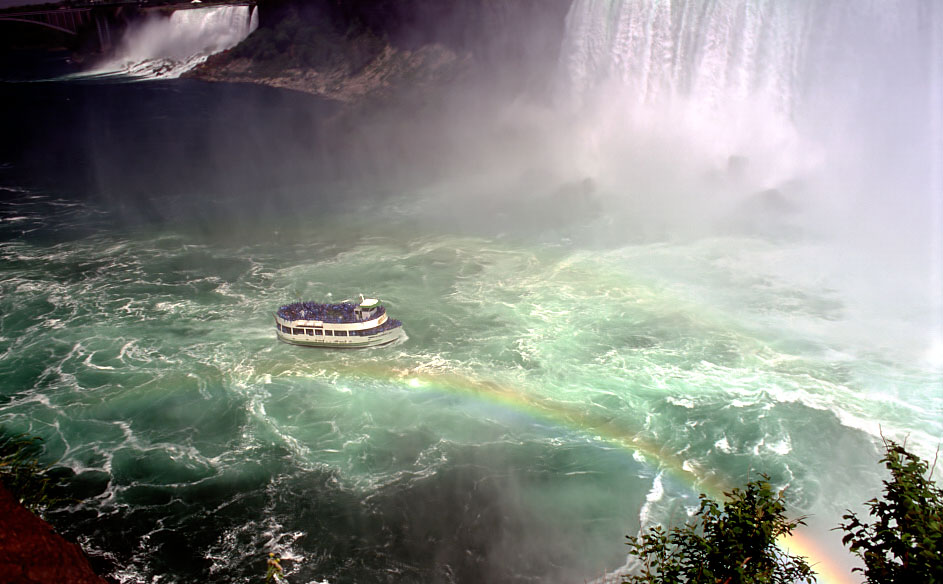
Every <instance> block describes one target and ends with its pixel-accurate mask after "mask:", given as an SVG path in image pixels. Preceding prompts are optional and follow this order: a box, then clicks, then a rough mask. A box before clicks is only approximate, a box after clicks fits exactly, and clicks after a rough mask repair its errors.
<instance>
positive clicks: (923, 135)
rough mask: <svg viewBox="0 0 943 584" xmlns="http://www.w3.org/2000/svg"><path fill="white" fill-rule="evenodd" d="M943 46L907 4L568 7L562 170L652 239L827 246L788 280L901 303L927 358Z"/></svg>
mask: <svg viewBox="0 0 943 584" xmlns="http://www.w3.org/2000/svg"><path fill="white" fill-rule="evenodd" d="M941 29H943V25H941V15H940V10H939V9H937V8H935V7H934V6H933V3H927V2H919V1H917V0H898V1H894V2H857V1H851V0H831V1H828V2H815V1H799V2H788V3H782V2H779V3H774V2H758V1H755V0H736V1H732V2H731V1H711V0H708V1H703V0H678V1H675V2H654V1H649V0H624V1H622V2H608V1H603V0H577V1H576V2H575V3H574V5H573V7H572V8H571V11H570V13H569V15H568V19H567V34H566V38H565V41H564V46H563V51H562V56H561V88H560V98H561V99H560V101H561V102H562V104H563V107H564V108H567V109H569V110H570V111H573V112H576V113H575V116H576V117H577V118H578V120H579V121H578V122H577V124H576V132H575V136H576V139H575V140H574V142H575V143H577V144H579V145H580V146H579V148H578V149H577V150H576V153H575V155H574V157H573V160H574V161H576V162H577V163H578V164H580V165H581V166H582V167H583V168H584V169H586V172H587V173H588V174H589V175H590V176H592V177H593V178H594V180H595V181H596V183H597V184H598V185H599V190H600V192H607V193H609V194H610V195H611V203H612V205H613V206H615V207H616V208H620V207H621V209H622V213H623V215H624V216H625V217H626V218H627V219H626V220H627V221H631V222H634V223H635V225H636V226H637V227H638V228H639V229H643V230H648V231H649V233H651V234H668V235H675V236H678V235H680V236H691V235H694V236H697V235H703V234H705V233H714V234H722V233H728V232H730V230H733V231H734V232H742V231H748V232H755V233H757V234H761V235H764V236H782V237H793V238H794V237H797V236H801V237H804V238H812V239H815V240H817V241H825V242H828V244H829V246H830V250H831V251H830V254H829V255H827V256H826V257H817V258H815V261H814V262H813V263H812V265H808V264H805V263H804V262H801V263H802V264H803V269H801V270H800V269H799V268H798V267H792V268H788V269H789V270H790V271H791V272H793V273H791V274H790V277H795V278H800V279H802V280H804V281H807V282H808V283H810V284H812V285H814V283H815V282H816V281H818V282H819V285H820V286H822V287H826V288H827V287H835V288H839V289H843V290H842V291H843V292H844V291H854V292H855V293H856V294H858V295H859V296H861V297H863V298H864V299H865V300H866V301H867V302H869V303H871V304H873V305H874V306H878V305H881V306H882V308H883V309H887V308H888V307H893V306H894V305H895V304H896V305H897V306H898V309H899V310H898V313H899V314H898V315H897V316H901V315H902V314H904V313H906V315H907V317H906V318H907V319H908V320H909V321H912V322H915V323H920V333H919V334H920V336H921V340H920V342H919V344H920V345H921V346H922V347H924V348H926V351H927V357H928V358H929V359H931V360H933V359H938V356H937V357H934V355H933V353H934V351H937V352H938V351H939V349H938V347H939V346H940V335H941V331H940V317H939V315H940V313H941V311H943V301H941V295H940V289H939V283H940V281H941V277H940V269H941V268H940V252H939V244H940V232H941V230H943V218H941V213H940V207H939V202H938V201H939V197H940V193H939V192H938V191H939V179H936V182H934V179H933V177H934V176H935V175H939V172H940V171H939V166H940V162H939V160H937V159H936V156H937V155H938V153H939V151H940V149H939V146H938V144H939V141H940V124H939V123H936V124H934V123H932V120H934V119H938V118H939V113H938V112H940V111H941V110H943V96H941V95H940V91H939V76H940V75H939V70H940V67H941V56H940V54H939V50H938V49H939V46H940V36H941ZM934 48H936V50H934ZM934 72H935V73H934ZM934 79H936V81H934ZM934 153H937V154H936V155H935V154H934ZM934 184H935V185H936V188H934ZM795 259H796V258H794V260H795ZM789 265H790V262H784V268H786V267H787V266H789ZM882 274H883V275H882ZM889 274H893V276H892V277H890V278H888V277H887V276H888V275H889ZM891 282H893V283H891ZM891 310H895V309H893V308H892V309H891ZM918 315H919V316H918ZM928 315H933V316H932V318H931V320H932V321H933V322H934V323H935V324H933V325H931V326H927V323H926V320H927V316H928ZM900 334H901V336H907V334H913V331H909V332H907V333H903V332H901V333H900ZM933 347H937V349H934V348H933Z"/></svg>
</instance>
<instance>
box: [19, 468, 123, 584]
mask: <svg viewBox="0 0 943 584" xmlns="http://www.w3.org/2000/svg"><path fill="white" fill-rule="evenodd" d="M0 581H2V582H4V583H5V584H107V582H106V581H105V580H104V579H102V578H101V577H99V576H96V575H95V573H94V572H93V571H92V568H91V566H90V565H89V563H88V559H87V558H86V557H85V555H84V554H83V553H82V550H81V549H80V548H79V546H77V545H75V544H74V543H70V542H68V541H66V540H65V539H63V538H62V537H61V536H60V535H58V534H56V533H55V532H54V531H53V530H52V527H50V526H49V524H48V523H46V522H45V521H43V520H42V519H40V518H38V517H36V516H35V515H33V514H32V513H30V512H29V511H27V510H26V509H25V508H24V507H23V506H22V505H20V504H19V503H18V502H17V501H16V499H15V498H14V497H13V495H12V494H10V492H9V491H7V490H6V489H5V488H3V486H2V485H0Z"/></svg>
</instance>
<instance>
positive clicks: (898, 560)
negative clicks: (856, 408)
mask: <svg viewBox="0 0 943 584" xmlns="http://www.w3.org/2000/svg"><path fill="white" fill-rule="evenodd" d="M884 446H885V449H886V454H885V456H884V458H883V459H881V462H883V463H884V464H885V466H886V467H887V470H889V471H890V473H891V480H890V481H884V498H883V499H871V500H870V501H868V502H867V503H865V504H866V505H867V507H868V508H869V515H871V517H873V518H874V523H866V522H863V521H862V520H860V519H858V516H857V515H856V514H855V513H852V512H851V511H849V512H848V514H847V515H844V516H843V517H842V518H843V519H844V520H845V523H842V524H841V527H840V529H841V530H843V531H844V532H845V536H844V537H843V538H842V543H844V544H845V545H846V546H849V549H850V550H851V552H852V553H854V554H855V555H857V556H858V557H859V558H861V560H862V561H863V562H864V565H865V567H864V568H854V570H855V571H857V572H863V573H864V575H865V577H866V578H867V582H868V583H869V584H877V583H881V584H904V583H908V584H909V583H912V582H921V583H934V582H941V583H943V491H941V490H940V488H939V487H937V486H936V485H935V484H934V483H933V482H932V471H930V472H929V473H928V468H927V463H926V462H924V461H923V460H921V459H920V458H918V457H917V456H915V455H913V454H911V453H910V452H908V451H907V450H905V449H904V447H903V446H901V445H899V444H897V443H895V442H893V441H885V444H884Z"/></svg>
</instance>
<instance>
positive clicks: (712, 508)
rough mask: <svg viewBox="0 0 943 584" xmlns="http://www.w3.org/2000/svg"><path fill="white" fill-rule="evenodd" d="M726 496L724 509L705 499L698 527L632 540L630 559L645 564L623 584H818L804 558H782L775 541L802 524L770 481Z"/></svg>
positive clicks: (655, 531) (765, 479)
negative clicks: (792, 516)
mask: <svg viewBox="0 0 943 584" xmlns="http://www.w3.org/2000/svg"><path fill="white" fill-rule="evenodd" d="M760 476H761V479H760V480H756V481H751V482H749V483H747V485H746V488H744V489H743V490H740V489H734V490H733V491H730V492H729V493H725V495H726V497H727V499H728V501H727V503H726V504H725V505H724V506H723V507H721V506H720V505H718V503H717V502H716V501H713V500H712V499H710V498H709V497H707V496H706V495H701V497H700V500H701V504H700V507H699V509H698V511H697V513H696V514H695V518H696V519H697V520H698V521H699V523H688V524H686V525H685V526H684V527H676V528H673V529H671V530H670V531H665V530H663V529H662V528H660V527H655V528H654V529H652V530H651V531H649V532H648V533H645V534H642V535H640V536H638V537H637V538H633V537H629V538H628V539H629V542H628V545H629V548H630V551H629V553H630V555H633V556H635V557H637V558H639V560H640V561H641V565H642V570H641V573H639V574H637V575H634V576H630V577H628V578H627V579H625V580H624V581H623V583H624V584H643V583H644V584H678V583H685V582H686V583H704V584H786V583H792V582H814V581H815V577H814V575H813V573H812V569H811V568H810V567H809V565H808V564H806V562H805V559H804V558H802V557H794V556H790V555H788V554H785V553H783V552H782V551H781V550H779V549H778V548H777V547H776V539H777V538H778V537H779V536H781V535H786V534H789V533H791V532H792V530H793V529H795V528H796V527H797V526H798V525H802V524H803V521H802V519H796V520H788V519H786V515H785V509H786V507H785V504H784V502H783V493H782V492H781V491H780V492H779V493H775V494H774V493H773V490H772V488H771V487H770V483H769V477H767V476H766V475H760Z"/></svg>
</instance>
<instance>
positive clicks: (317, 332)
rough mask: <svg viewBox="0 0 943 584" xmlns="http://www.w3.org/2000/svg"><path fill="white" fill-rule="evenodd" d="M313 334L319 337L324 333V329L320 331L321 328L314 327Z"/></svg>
mask: <svg viewBox="0 0 943 584" xmlns="http://www.w3.org/2000/svg"><path fill="white" fill-rule="evenodd" d="M314 334H316V335H318V336H319V337H320V336H322V335H323V334H324V331H322V330H321V329H314Z"/></svg>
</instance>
